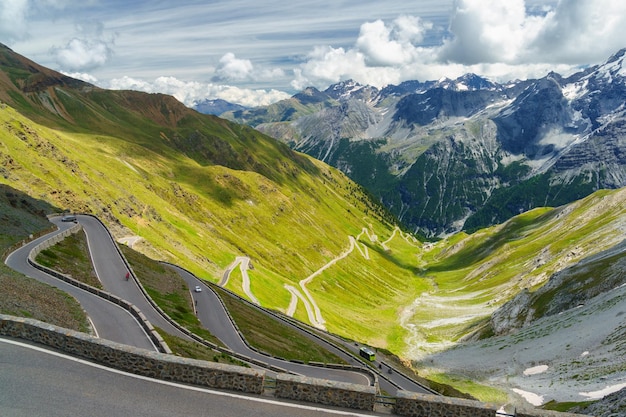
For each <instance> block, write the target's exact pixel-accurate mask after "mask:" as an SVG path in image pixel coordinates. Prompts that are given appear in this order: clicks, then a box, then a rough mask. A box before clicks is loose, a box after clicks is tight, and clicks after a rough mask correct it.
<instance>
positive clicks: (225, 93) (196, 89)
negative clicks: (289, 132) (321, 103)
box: [105, 77, 289, 107]
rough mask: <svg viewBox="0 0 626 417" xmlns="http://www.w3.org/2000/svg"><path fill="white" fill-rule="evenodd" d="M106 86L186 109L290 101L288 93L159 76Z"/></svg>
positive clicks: (117, 79)
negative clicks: (209, 102)
mask: <svg viewBox="0 0 626 417" xmlns="http://www.w3.org/2000/svg"><path fill="white" fill-rule="evenodd" d="M105 87H106V88H111V89H114V90H136V91H143V92H146V93H157V92H158V93H164V94H170V95H172V96H174V97H176V99H177V100H178V101H180V102H182V103H183V104H185V105H187V106H193V105H194V104H196V103H198V102H200V101H203V100H206V99H214V98H221V99H222V100H226V101H229V102H231V103H237V104H241V105H243V106H248V107H255V106H265V105H268V104H271V103H275V102H276V101H279V100H283V99H286V98H289V94H287V93H285V92H282V91H278V90H273V89H272V90H254V89H248V88H239V87H235V86H229V85H219V84H213V83H202V82H186V81H181V80H179V79H177V78H175V77H158V78H156V79H155V80H154V81H144V80H140V79H135V78H131V77H122V78H116V79H113V80H111V81H110V82H109V83H108V85H107V86H105Z"/></svg>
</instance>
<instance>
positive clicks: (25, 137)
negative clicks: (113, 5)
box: [0, 48, 626, 357]
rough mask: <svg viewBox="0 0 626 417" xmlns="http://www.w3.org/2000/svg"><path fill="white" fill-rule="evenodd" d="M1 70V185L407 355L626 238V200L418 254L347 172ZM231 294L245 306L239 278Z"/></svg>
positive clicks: (617, 197)
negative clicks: (624, 234) (623, 230)
mask: <svg viewBox="0 0 626 417" xmlns="http://www.w3.org/2000/svg"><path fill="white" fill-rule="evenodd" d="M0 69H1V70H2V71H0V87H2V88H0V100H3V101H4V103H0V183H4V184H10V185H11V186H13V187H15V188H16V189H19V190H21V191H22V192H24V193H27V194H28V195H31V196H33V197H36V198H38V199H41V200H43V201H46V202H48V203H49V204H51V205H54V206H56V207H60V208H63V209H70V210H74V211H79V212H89V213H93V214H96V215H97V216H99V217H100V218H102V219H103V220H104V221H105V223H107V225H108V226H109V227H110V228H111V229H112V231H113V233H114V234H115V236H116V237H117V238H120V239H121V238H125V237H129V238H135V237H140V240H139V242H138V243H137V244H135V246H134V247H135V248H136V249H138V250H140V251H141V252H143V253H144V254H148V255H149V256H151V257H153V258H156V259H160V260H165V261H169V262H173V263H176V264H179V265H181V266H183V267H185V268H187V269H189V270H191V271H193V272H194V273H196V274H197V275H198V276H200V277H202V278H204V279H207V280H211V281H214V282H218V281H219V280H220V279H221V278H222V275H223V273H224V271H225V270H226V269H227V267H228V266H229V265H230V264H231V263H232V262H233V261H234V260H235V259H236V257H238V256H247V257H249V258H250V259H251V262H252V265H253V269H252V270H249V271H248V275H249V277H250V279H251V284H250V290H251V292H252V294H253V295H254V297H255V298H256V299H258V300H259V301H260V303H261V305H263V306H264V307H268V308H272V309H275V310H278V311H282V312H288V311H289V310H290V307H292V306H293V315H294V317H296V318H298V319H300V320H302V321H304V322H312V319H310V318H309V312H307V310H306V309H305V302H304V301H303V299H305V300H306V302H307V303H308V304H309V305H310V306H311V307H312V308H314V307H315V306H317V307H318V308H319V313H318V316H317V317H316V318H313V320H315V321H316V322H317V321H319V322H320V323H322V325H323V326H324V327H326V328H327V329H328V330H329V331H332V332H334V333H337V334H340V335H345V336H348V337H350V338H353V339H357V340H360V341H362V342H364V343H368V344H370V345H373V346H378V347H383V348H387V349H389V350H391V351H393V352H394V353H397V354H400V355H401V356H407V357H416V356H419V355H420V354H422V353H424V352H430V351H433V350H438V349H442V348H445V347H447V346H450V345H451V344H453V343H455V342H456V341H458V340H459V339H460V338H462V337H464V336H466V335H468V334H471V333H473V332H476V331H478V330H479V329H481V328H484V327H485V323H486V322H487V321H488V317H489V315H490V314H491V312H492V311H494V310H495V309H496V308H497V307H498V306H499V305H501V304H503V303H504V302H506V301H507V300H508V299H510V298H511V297H513V296H514V295H515V294H517V293H518V292H519V291H521V289H523V288H531V289H534V288H537V287H539V286H540V285H542V284H543V282H545V280H546V279H547V278H548V277H549V276H550V275H551V274H552V273H553V272H555V271H558V270H560V269H563V268H565V267H566V266H568V265H571V264H572V263H573V262H575V261H577V260H579V259H582V257H584V256H588V255H589V254H591V253H595V252H597V251H600V250H603V249H605V248H607V247H609V246H610V245H612V244H614V243H616V240H617V239H618V238H619V237H620V236H621V235H620V232H619V230H620V229H619V227H617V225H618V224H619V222H620V221H621V222H623V219H624V216H625V213H624V208H623V207H625V206H626V204H624V198H625V197H624V196H625V194H626V191H624V190H618V191H614V192H601V193H596V194H594V195H593V196H591V197H589V198H587V199H585V200H581V201H580V202H577V203H575V204H572V205H569V206H566V207H561V208H557V209H537V210H533V211H531V212H528V213H524V214H522V215H520V216H517V217H515V218H514V219H512V220H511V221H509V222H507V223H505V224H504V225H501V226H497V227H492V228H489V229H484V230H481V231H478V232H476V233H474V234H472V235H466V234H457V235H454V236H450V237H449V238H447V239H444V240H442V241H440V242H437V243H427V244H423V243H421V242H419V241H417V240H415V239H412V238H411V237H410V236H407V235H406V234H404V233H401V232H400V231H399V230H397V229H396V228H395V226H394V224H393V222H392V221H391V220H390V219H389V217H387V216H386V215H385V212H384V211H383V210H382V209H381V208H380V206H379V205H377V204H374V203H373V202H372V201H371V200H370V199H369V198H368V196H367V195H366V194H365V193H363V192H362V190H361V188H360V187H358V186H356V185H355V184H354V183H352V182H351V181H349V180H348V179H347V178H346V177H345V176H344V175H343V174H341V173H340V172H339V171H337V170H335V169H332V168H330V167H328V166H327V165H325V164H323V163H321V162H318V161H315V160H313V159H311V158H309V157H306V156H303V155H301V154H297V153H294V152H292V151H291V150H289V148H287V147H286V146H284V145H281V144H279V143H277V142H276V141H274V140H272V139H270V138H268V137H266V136H264V135H262V134H260V133H259V132H256V131H254V130H252V129H250V128H247V127H243V126H239V125H236V124H233V123H230V122H227V121H225V120H222V119H218V118H215V117H212V116H205V115H200V114H198V113H196V112H194V111H192V110H189V109H187V108H185V107H184V106H182V105H181V104H180V103H178V102H177V101H176V100H174V99H173V98H171V97H167V96H162V95H148V94H142V93H136V92H125V91H105V90H100V89H97V88H95V87H93V86H89V85H88V84H85V83H80V82H73V81H72V80H71V79H69V80H68V79H66V78H63V77H62V76H60V75H59V74H56V73H53V72H51V71H50V70H46V69H43V68H41V67H37V66H36V64H34V63H29V62H26V61H24V59H23V58H19V57H15V56H14V55H12V54H11V53H10V52H7V51H6V49H4V50H3V49H2V48H0ZM303 280H306V281H305V282H303ZM227 287H228V288H229V289H231V290H233V291H235V292H237V293H239V294H241V295H245V292H244V289H243V275H242V274H241V273H240V272H239V270H238V269H236V270H235V272H234V273H233V276H232V279H231V280H230V281H229V283H228V285H227ZM290 289H291V290H294V289H295V291H297V292H299V293H300V295H301V297H302V298H299V299H295V298H292V297H293V296H292V292H290ZM307 292H308V293H309V294H310V297H307V295H306V294H307ZM292 301H296V303H295V304H292ZM313 311H314V310H313Z"/></svg>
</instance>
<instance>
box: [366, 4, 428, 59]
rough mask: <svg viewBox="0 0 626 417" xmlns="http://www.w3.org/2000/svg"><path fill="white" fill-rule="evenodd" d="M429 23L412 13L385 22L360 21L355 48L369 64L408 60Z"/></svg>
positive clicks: (415, 51)
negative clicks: (388, 23) (387, 22)
mask: <svg viewBox="0 0 626 417" xmlns="http://www.w3.org/2000/svg"><path fill="white" fill-rule="evenodd" d="M431 28H432V23H429V22H424V23H422V21H421V19H420V18H418V17H414V16H401V17H399V18H397V19H396V20H394V21H393V22H392V23H391V25H389V26H387V25H385V23H384V22H383V21H382V20H377V21H375V22H371V23H364V24H363V25H361V31H360V33H359V38H358V39H357V41H356V48H357V49H358V50H359V51H360V52H362V53H363V54H364V55H365V61H366V62H367V63H368V64H369V65H371V66H395V65H402V64H405V63H408V62H412V61H414V60H415V58H416V54H417V51H418V50H417V47H416V45H418V44H419V43H420V42H422V41H423V39H424V33H425V32H426V31H427V30H429V29H431Z"/></svg>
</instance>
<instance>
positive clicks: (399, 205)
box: [221, 49, 626, 236]
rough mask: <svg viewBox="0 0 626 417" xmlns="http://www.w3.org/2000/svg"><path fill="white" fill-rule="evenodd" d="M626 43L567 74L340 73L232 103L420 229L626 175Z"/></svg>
mask: <svg viewBox="0 0 626 417" xmlns="http://www.w3.org/2000/svg"><path fill="white" fill-rule="evenodd" d="M625 53H626V49H624V50H621V51H619V52H618V53H616V54H615V55H614V56H612V57H610V58H609V59H608V60H607V61H606V62H605V63H604V64H602V65H597V66H594V67H590V68H587V69H586V70H584V71H581V72H579V73H577V74H574V75H571V76H569V77H567V78H565V77H562V76H560V75H559V74H556V73H549V74H547V75H546V76H545V77H543V78H541V79H537V80H524V81H515V82H511V83H507V84H499V83H495V82H492V81H489V80H487V79H485V78H482V77H480V76H477V75H475V74H467V75H465V76H462V77H459V78H458V79H456V80H450V79H445V78H444V79H441V80H437V81H426V82H419V81H407V82H404V83H402V84H400V85H397V86H394V85H390V86H387V87H385V88H383V89H377V88H375V87H372V86H364V85H360V84H359V83H357V82H355V81H352V80H350V81H344V82H340V83H337V84H334V85H331V86H330V87H328V88H327V89H326V90H324V91H319V90H316V89H314V88H308V89H306V90H305V91H303V92H302V93H299V94H297V95H295V96H293V97H292V98H291V99H289V100H286V101H283V102H279V103H276V104H274V105H271V106H267V107H262V108H255V109H248V110H240V111H235V112H227V113H224V114H222V115H221V116H222V117H225V118H228V119H231V120H235V121H237V122H240V123H246V124H249V125H251V126H253V127H255V128H256V129H258V130H260V131H262V132H264V133H267V134H269V135H270V136H273V137H275V138H277V139H279V140H281V141H283V142H285V143H288V144H289V145H290V147H292V148H293V149H296V150H299V151H302V152H305V153H307V154H309V155H311V156H314V157H315V158H317V159H320V160H322V161H324V162H327V163H329V164H330V165H333V166H335V167H338V168H340V169H341V170H342V171H344V172H345V173H346V174H348V176H350V177H351V178H352V179H353V180H355V181H356V182H358V183H360V184H361V185H363V186H364V187H366V188H367V189H368V190H369V191H370V192H371V193H372V194H374V195H375V196H376V197H377V198H379V199H380V200H381V201H382V202H383V203H384V204H385V205H386V206H387V207H388V208H389V209H390V210H391V212H392V213H393V214H394V215H396V216H397V217H398V218H399V219H400V220H401V221H402V223H403V224H404V225H405V226H407V227H408V228H409V229H410V230H412V231H414V232H417V233H421V234H424V235H427V236H437V235H446V234H449V233H453V232H456V231H459V230H468V231H472V230H476V229H477V228H479V227H483V226H487V225H491V224H495V223H498V222H502V221H504V220H506V219H508V218H510V217H511V216H513V215H515V214H519V213H520V212H523V211H526V210H528V209H530V208H533V207H538V206H544V205H550V206H558V205H562V204H565V203H568V202H571V201H574V200H576V199H579V198H582V197H584V196H586V195H589V194H590V193H591V192H593V191H596V190H598V189H606V188H608V189H613V188H619V187H622V186H624V185H626V139H625V135H624V132H625V123H626V121H625V120H626V118H625V107H624V103H625V100H626V81H625V80H626V79H625V75H626V64H625V63H624V56H625Z"/></svg>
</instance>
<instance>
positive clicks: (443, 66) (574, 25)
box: [292, 0, 626, 89]
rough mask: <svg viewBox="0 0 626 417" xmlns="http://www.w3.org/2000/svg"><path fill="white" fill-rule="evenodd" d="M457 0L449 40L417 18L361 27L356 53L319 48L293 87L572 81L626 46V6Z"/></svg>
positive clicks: (568, 0) (591, 0)
mask: <svg viewBox="0 0 626 417" xmlns="http://www.w3.org/2000/svg"><path fill="white" fill-rule="evenodd" d="M529 3H530V0H529V1H526V0H507V1H501V0H457V1H455V3H454V12H453V13H452V15H451V18H450V25H449V27H448V35H446V36H445V37H444V38H442V40H441V41H440V43H439V44H435V45H431V46H424V45H423V41H424V39H425V38H426V37H427V36H428V35H429V34H430V33H432V32H434V31H438V30H440V28H437V27H436V26H435V25H434V24H433V23H431V22H427V21H424V20H423V19H420V18H417V17H413V16H401V17H399V18H397V19H395V20H393V21H391V22H383V21H382V20H376V21H373V22H366V23H363V24H362V25H361V29H360V33H359V37H358V38H357V39H356V41H355V43H354V45H353V46H352V47H350V48H333V47H332V46H325V47H323V46H318V47H316V48H314V49H313V51H312V52H311V53H310V54H309V55H308V56H307V60H306V62H304V63H302V64H301V65H300V67H299V68H298V69H297V70H296V71H295V72H294V73H295V78H294V80H293V81H292V87H294V88H299V89H300V88H303V87H304V86H306V85H313V86H318V87H322V86H324V85H328V84H329V83H334V82H337V81H340V80H345V79H350V78H351V79H355V80H357V81H359V82H362V83H367V84H372V85H375V86H378V87H382V86H384V85H386V84H389V83H393V84H397V83H399V82H402V81H405V80H411V79H418V80H433V79H439V78H441V77H444V76H446V77H449V78H456V77H458V76H460V75H463V74H465V73H468V72H474V73H477V74H480V75H483V76H487V77H490V78H492V79H495V80H498V81H508V80H512V79H516V78H521V79H523V78H533V77H542V76H545V74H546V73H548V72H549V71H552V70H553V71H557V72H560V73H561V74H563V75H567V74H569V73H571V72H573V71H575V70H577V69H579V68H580V66H582V65H588V64H591V63H598V62H601V61H603V60H605V59H606V58H608V57H609V56H610V55H612V54H613V53H615V52H616V51H617V50H619V49H621V48H623V47H625V46H626V44H625V42H624V38H623V35H622V32H623V28H624V27H625V26H626V2H623V1H616V0H559V1H558V2H557V3H556V4H555V3H554V2H552V3H550V4H541V5H539V6H538V5H537V2H533V5H532V7H531V6H530V5H529Z"/></svg>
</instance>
